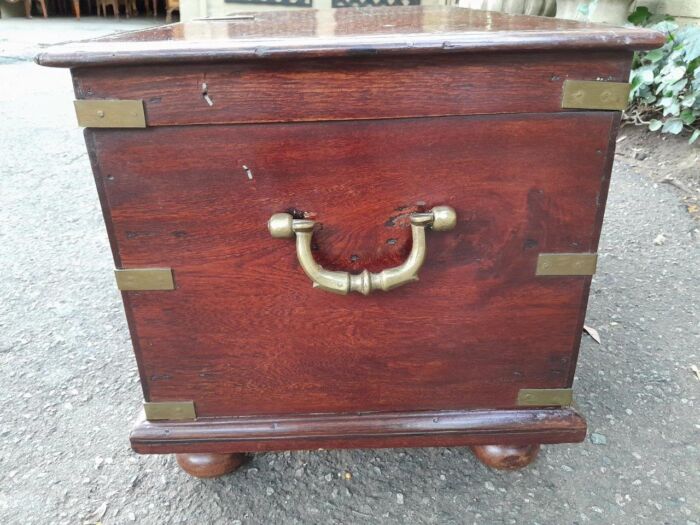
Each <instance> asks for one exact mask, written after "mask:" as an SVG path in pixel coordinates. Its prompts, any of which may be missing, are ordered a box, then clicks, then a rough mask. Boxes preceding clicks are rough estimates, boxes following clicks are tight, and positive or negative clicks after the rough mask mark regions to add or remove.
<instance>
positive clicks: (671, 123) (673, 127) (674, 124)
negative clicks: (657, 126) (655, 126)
mask: <svg viewBox="0 0 700 525" xmlns="http://www.w3.org/2000/svg"><path fill="white" fill-rule="evenodd" d="M661 131H662V132H663V133H672V134H673V135H678V134H679V133H680V132H681V131H683V121H682V120H681V119H679V118H670V119H668V120H667V121H666V122H664V125H663V126H662V127H661Z"/></svg>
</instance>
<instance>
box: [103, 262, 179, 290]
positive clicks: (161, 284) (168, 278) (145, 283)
mask: <svg viewBox="0 0 700 525" xmlns="http://www.w3.org/2000/svg"><path fill="white" fill-rule="evenodd" d="M114 276H115V277H116V279H117V288H119V289H120V290H121V291H123V292H133V291H146V290H174V289H175V282H174V281H173V271H172V269H170V268H130V269H125V270H120V269H117V270H114Z"/></svg>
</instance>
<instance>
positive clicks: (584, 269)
mask: <svg viewBox="0 0 700 525" xmlns="http://www.w3.org/2000/svg"><path fill="white" fill-rule="evenodd" d="M597 264H598V254H597V253H541V254H540V255H539V257H537V271H536V272H535V275H593V274H594V273H595V269H596V265H597Z"/></svg>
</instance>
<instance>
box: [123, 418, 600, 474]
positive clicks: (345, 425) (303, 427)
mask: <svg viewBox="0 0 700 525" xmlns="http://www.w3.org/2000/svg"><path fill="white" fill-rule="evenodd" d="M585 436H586V421H585V420H584V419H583V418H582V417H581V416H580V415H579V414H578V413H577V412H576V411H575V410H573V409H572V408H532V409H529V408H528V409H514V410H452V411H439V412H438V411H435V412H393V413H372V414H313V415H293V416H261V417H249V416H245V417H220V418H213V417H199V418H197V419H193V420H182V421H169V420H168V421H146V420H141V421H139V422H138V423H137V424H136V426H135V428H134V429H133V431H132V433H131V446H132V448H133V449H134V450H135V451H136V452H138V453H141V454H172V453H175V454H182V453H185V454H195V453H197V454H201V453H211V454H224V455H225V454H231V453H234V452H264V451H284V450H314V449H320V448H323V449H334V448H386V447H457V446H473V445H479V446H488V445H493V444H494V443H498V444H499V445H500V446H501V447H520V446H534V447H535V448H536V445H532V444H533V443H535V444H540V443H545V444H546V443H575V442H578V441H583V439H584V438H585ZM482 449H483V450H484V454H486V455H484V457H485V458H487V459H485V460H484V461H485V462H486V463H487V464H488V463H489V461H491V460H490V459H488V457H489V456H488V454H487V452H488V451H489V450H491V451H492V452H493V453H492V454H491V456H493V455H494V454H495V450H493V449H489V448H484V447H482ZM533 452H534V451H530V455H532V457H533V458H534V454H533ZM477 454H478V453H477ZM525 455H526V456H527V454H525ZM515 456H517V454H514V453H510V454H508V453H506V454H505V457H506V458H508V457H515ZM507 461H508V460H507V459H504V460H503V461H501V463H503V462H507ZM512 461H513V462H514V464H517V461H516V460H512ZM494 462H495V460H494Z"/></svg>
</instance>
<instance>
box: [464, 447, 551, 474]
mask: <svg viewBox="0 0 700 525" xmlns="http://www.w3.org/2000/svg"><path fill="white" fill-rule="evenodd" d="M471 449H472V452H473V453H474V455H475V456H476V458H477V459H478V460H479V461H481V462H482V463H483V464H484V465H486V466H487V467H491V468H495V469H499V470H516V469H519V468H523V467H527V466H528V465H529V464H530V463H532V462H533V461H534V459H535V458H536V457H537V453H538V452H539V451H540V446H539V445H474V446H472V447H471Z"/></svg>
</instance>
